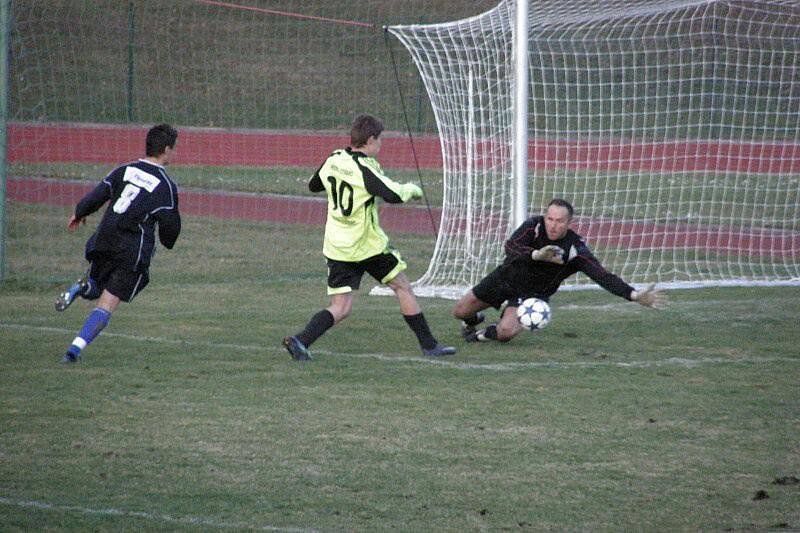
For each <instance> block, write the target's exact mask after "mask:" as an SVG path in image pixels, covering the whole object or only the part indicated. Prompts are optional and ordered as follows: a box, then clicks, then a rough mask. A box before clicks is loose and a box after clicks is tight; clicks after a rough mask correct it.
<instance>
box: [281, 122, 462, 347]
mask: <svg viewBox="0 0 800 533" xmlns="http://www.w3.org/2000/svg"><path fill="white" fill-rule="evenodd" d="M382 132H383V124H382V123H381V121H380V120H378V119H377V118H375V117H373V116H371V115H360V116H359V117H357V118H356V119H355V121H354V122H353V127H352V129H351V130H350V146H349V147H347V148H345V149H342V150H336V151H335V152H333V153H332V154H331V155H330V156H329V157H328V159H326V160H325V162H324V163H323V164H322V166H321V167H320V168H319V170H317V172H316V173H315V174H314V176H313V177H312V178H311V180H310V181H309V182H308V188H309V189H310V190H311V191H312V192H322V191H325V192H326V194H327V196H328V218H327V221H326V223H325V242H324V245H323V248H322V253H323V255H324V256H325V258H326V260H327V262H328V294H329V295H330V297H331V303H330V306H328V308H327V309H323V310H321V311H319V312H317V313H316V314H315V315H314V316H312V317H311V320H310V321H309V322H308V324H307V325H306V327H305V329H303V331H301V332H299V333H297V334H296V335H292V336H289V337H285V338H284V339H283V345H284V346H285V347H286V349H287V350H288V351H289V354H291V356H292V358H293V359H296V360H298V361H307V360H310V359H311V355H310V354H309V352H308V347H309V346H311V344H312V343H313V342H314V341H316V340H317V339H318V338H319V337H321V336H322V335H323V334H324V333H325V332H326V331H327V330H328V329H330V328H331V327H333V326H334V325H336V324H338V323H339V322H341V321H342V320H344V319H345V318H347V317H348V315H350V311H351V309H352V307H353V291H355V290H358V288H359V285H360V284H361V277H362V276H363V275H364V272H367V273H369V275H371V276H372V277H373V278H375V279H376V280H378V281H380V282H381V283H384V284H386V285H387V286H388V287H389V288H391V289H392V290H393V291H394V293H395V295H396V296H397V299H398V301H399V303H400V312H401V313H402V314H403V318H404V319H405V321H406V323H407V324H408V326H409V327H410V328H411V330H412V331H413V332H414V333H415V334H416V336H417V339H418V340H419V344H420V347H421V348H422V352H423V353H424V354H425V355H429V356H442V355H450V354H454V353H455V352H456V350H455V348H453V347H451V346H442V345H441V344H439V342H438V341H437V340H436V338H435V337H434V336H433V334H432V333H431V330H430V328H429V327H428V322H427V321H426V320H425V316H424V315H423V314H422V311H421V310H420V307H419V303H418V302H417V298H416V296H414V291H413V290H412V289H411V284H410V283H409V282H408V278H407V277H406V275H405V274H404V273H403V270H405V269H406V263H405V261H403V259H402V258H401V257H400V254H399V253H398V252H397V251H396V250H394V249H393V248H391V247H390V246H389V238H388V237H387V236H386V233H384V231H383V229H381V227H380V224H379V223H378V206H377V202H376V197H379V198H382V199H383V200H385V201H386V202H389V203H393V204H396V203H401V202H407V201H409V200H412V199H414V198H421V197H422V189H420V188H419V187H418V186H417V185H414V184H413V183H397V182H395V181H392V180H391V179H389V178H388V177H386V175H384V173H383V170H382V169H381V166H380V164H378V161H377V160H375V156H376V155H378V152H379V151H380V149H381V138H380V135H381V133H382Z"/></svg>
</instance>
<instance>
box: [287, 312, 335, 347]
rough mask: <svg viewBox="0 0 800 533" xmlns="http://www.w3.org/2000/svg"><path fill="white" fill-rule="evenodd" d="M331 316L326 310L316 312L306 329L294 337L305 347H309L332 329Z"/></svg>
mask: <svg viewBox="0 0 800 533" xmlns="http://www.w3.org/2000/svg"><path fill="white" fill-rule="evenodd" d="M333 323H334V320H333V315H332V314H331V312H330V311H328V310H327V309H323V310H322V311H318V312H317V313H316V314H315V315H314V316H312V317H311V320H309V321H308V324H306V329H304V330H303V331H301V332H300V333H298V334H297V335H295V337H297V339H298V340H299V341H300V342H302V343H303V344H304V345H305V346H306V347H309V346H311V343H313V342H314V341H315V340H317V339H319V338H320V337H322V335H323V334H324V333H325V332H326V331H328V330H329V329H331V328H332V327H333Z"/></svg>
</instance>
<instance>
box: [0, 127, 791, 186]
mask: <svg viewBox="0 0 800 533" xmlns="http://www.w3.org/2000/svg"><path fill="white" fill-rule="evenodd" d="M146 129H147V128H145V127H128V126H110V125H86V124H29V123H11V124H9V129H8V135H9V143H8V160H9V161H11V162H27V163H36V162H83V163H107V164H119V163H120V162H124V161H131V160H134V159H136V158H138V157H140V156H141V154H142V153H143V152H144V141H143V139H144V135H145V132H146ZM386 137H387V139H386V141H385V142H384V144H383V148H382V150H381V156H380V159H381V163H382V164H383V165H384V166H385V167H386V168H391V169H412V168H414V167H415V164H414V159H413V156H412V151H411V146H410V142H409V140H408V138H407V137H405V136H402V135H396V134H391V133H387V134H386ZM348 141H349V139H348V137H347V136H345V135H342V134H318V133H302V132H294V133H287V132H278V131H255V130H247V131H236V130H221V129H210V128H208V129H204V128H181V130H180V136H179V138H178V151H177V153H176V159H175V161H174V164H176V165H211V166H253V167H258V166H265V167H282V166H283V167H316V166H318V165H319V164H320V163H321V162H322V160H323V159H324V157H325V155H326V154H328V153H330V152H331V151H333V150H334V149H336V148H341V147H343V146H346V145H347V144H348ZM414 146H415V149H416V154H417V159H418V161H419V165H420V167H421V168H426V169H441V168H442V153H441V147H440V145H439V140H438V138H436V137H430V136H426V137H420V138H417V139H415V140H414ZM474 153H475V154H476V157H477V163H476V165H478V166H480V165H493V164H496V163H494V162H493V160H498V159H508V157H510V154H504V153H503V149H502V148H501V147H498V146H496V145H492V144H491V143H488V142H484V143H478V144H477V145H476V146H475V150H474ZM528 160H529V162H530V166H531V168H532V169H541V170H547V169H559V168H560V169H574V170H596V171H600V172H603V171H630V172H636V171H652V172H693V171H716V172H744V173H768V174H780V173H792V174H798V173H800V144H798V143H737V142H701V141H674V142H651V143H632V142H627V141H623V140H613V139H611V140H607V141H574V140H543V139H532V140H531V142H530V145H529V148H528ZM453 164H454V165H455V164H456V162H453Z"/></svg>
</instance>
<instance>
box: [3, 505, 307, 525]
mask: <svg viewBox="0 0 800 533" xmlns="http://www.w3.org/2000/svg"><path fill="white" fill-rule="evenodd" d="M0 505H8V506H11V507H22V508H27V509H39V510H42V511H57V512H70V513H80V514H87V515H101V516H119V517H123V518H143V519H145V520H152V521H154V522H168V523H172V524H186V525H190V526H203V527H212V528H217V529H251V530H252V529H255V530H259V531H289V532H306V531H315V530H313V529H304V528H295V527H276V526H254V525H252V524H238V523H231V522H217V521H216V520H210V519H208V518H199V517H193V516H185V517H175V516H169V515H164V514H158V513H148V512H145V511H126V510H124V509H114V508H106V509H92V508H90V507H80V506H77V505H56V504H52V503H46V502H38V501H34V500H18V499H15V498H7V497H5V496H0Z"/></svg>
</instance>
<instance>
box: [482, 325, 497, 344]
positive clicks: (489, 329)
mask: <svg viewBox="0 0 800 533" xmlns="http://www.w3.org/2000/svg"><path fill="white" fill-rule="evenodd" d="M483 336H484V337H486V338H487V339H492V340H493V341H496V340H497V324H492V325H491V326H486V328H485V329H484V330H483Z"/></svg>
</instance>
